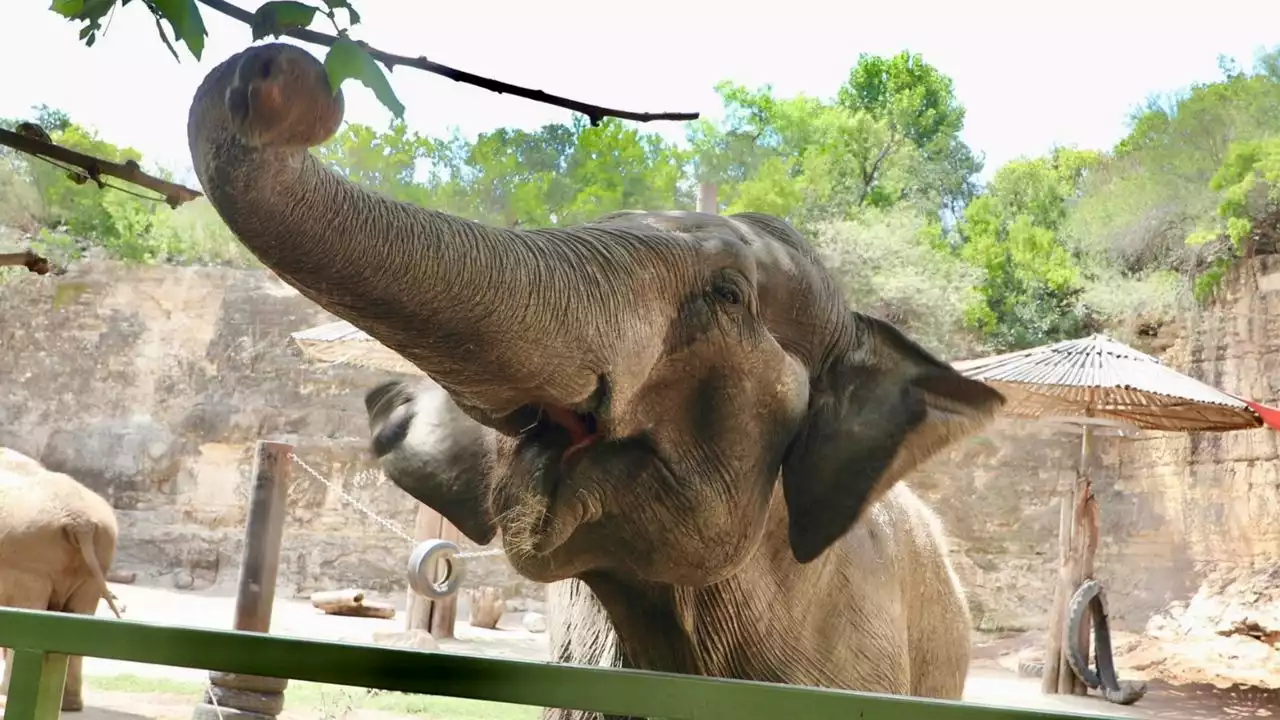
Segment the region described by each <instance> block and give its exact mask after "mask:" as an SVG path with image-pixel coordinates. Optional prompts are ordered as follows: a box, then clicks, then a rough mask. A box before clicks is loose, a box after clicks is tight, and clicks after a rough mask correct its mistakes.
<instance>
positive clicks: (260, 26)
mask: <svg viewBox="0 0 1280 720" xmlns="http://www.w3.org/2000/svg"><path fill="white" fill-rule="evenodd" d="M319 11H320V9H319V8H317V7H313V6H311V5H307V4H305V3H300V2H294V1H293V0H274V1H273V2H268V3H263V4H262V7H260V8H258V9H257V11H255V12H254V13H253V22H252V23H250V29H251V30H252V32H253V39H254V40H261V39H262V38H264V37H266V36H268V35H272V36H274V37H280V36H281V35H283V34H284V32H285V31H286V30H290V29H292V28H305V27H307V26H308V25H310V24H311V21H312V20H314V19H315V17H316V13H317V12H319Z"/></svg>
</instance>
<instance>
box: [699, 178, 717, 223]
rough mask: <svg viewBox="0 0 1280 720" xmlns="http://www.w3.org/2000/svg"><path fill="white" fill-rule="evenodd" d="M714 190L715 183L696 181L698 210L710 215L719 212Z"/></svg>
mask: <svg viewBox="0 0 1280 720" xmlns="http://www.w3.org/2000/svg"><path fill="white" fill-rule="evenodd" d="M716 190H717V188H716V184H715V183H713V182H705V181H704V182H700V183H698V204H697V210H698V212H702V213H710V214H712V215H718V214H719V213H720V202H719V199H718V196H717V192H716Z"/></svg>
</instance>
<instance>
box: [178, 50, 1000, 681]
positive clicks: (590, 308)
mask: <svg viewBox="0 0 1280 720" xmlns="http://www.w3.org/2000/svg"><path fill="white" fill-rule="evenodd" d="M342 111H343V104H342V95H341V94H340V93H339V94H336V95H335V94H333V93H331V92H330V90H329V88H328V85H327V81H326V78H325V74H324V70H323V68H322V66H321V65H320V63H319V62H318V61H316V60H315V59H314V58H313V57H312V56H311V55H309V54H307V53H306V52H305V51H303V50H300V49H298V48H295V47H292V46H288V45H280V44H267V45H261V46H258V47H255V48H251V49H249V50H246V51H245V52H243V53H241V54H239V55H237V56H235V57H233V58H231V59H229V60H228V61H226V62H224V63H222V64H221V65H219V66H217V67H216V68H214V69H213V70H212V71H211V72H210V73H209V75H208V76H207V77H206V79H205V81H204V83H203V84H202V85H201V86H200V88H199V90H198V91H197V93H196V96H195V98H194V100H193V102H192V107H191V114H190V119H189V124H188V137H189V141H190V146H191V152H192V156H193V160H194V164H195V169H196V173H197V175H198V176H199V178H200V181H201V184H202V185H203V187H204V189H205V192H206V193H207V195H208V197H209V200H210V201H211V202H212V204H213V206H214V207H215V208H216V209H217V211H218V213H219V214H220V215H221V216H222V218H223V219H224V220H225V221H226V223H227V224H228V226H230V228H231V229H232V230H233V231H234V232H235V234H236V235H237V236H238V237H239V238H240V240H241V241H242V242H243V243H244V244H245V245H246V246H247V247H248V248H249V249H250V250H251V251H252V252H253V253H254V254H255V255H257V257H258V258H259V259H261V260H262V261H263V262H264V263H265V264H266V265H267V266H268V267H270V268H271V269H273V270H274V271H275V272H276V273H277V274H279V275H280V277H281V278H282V279H284V280H285V281H286V282H288V283H289V284H291V285H292V286H294V287H296V288H297V289H298V290H299V291H300V292H302V293H303V294H304V295H305V296H307V297H309V298H311V299H312V300H314V301H315V302H317V303H319V304H320V305H321V306H323V307H325V308H326V309H328V310H330V311H331V312H333V313H334V314H336V315H338V316H339V317H342V318H344V319H346V320H348V321H350V322H352V323H354V324H355V325H357V326H358V327H360V328H362V329H364V330H365V331H366V332H368V333H369V334H370V335H372V336H373V337H375V338H377V339H378V340H379V341H381V342H382V343H384V344H385V345H387V346H388V347H390V348H391V349H393V350H395V351H397V352H399V353H400V354H401V355H403V356H404V357H405V358H407V359H409V360H410V361H411V362H413V363H414V364H415V365H417V366H418V367H419V368H420V369H422V370H423V371H424V372H425V373H427V375H428V376H430V377H431V378H432V379H434V380H435V381H436V382H437V383H439V385H440V386H441V387H442V388H443V389H444V390H445V391H447V393H448V399H449V400H448V401H449V402H450V403H452V404H453V405H454V406H455V407H456V409H457V411H458V412H459V414H458V416H457V419H458V420H459V428H460V429H459V430H458V432H457V434H456V435H450V434H449V433H448V432H443V433H441V432H440V431H442V430H444V429H446V428H445V427H444V426H443V425H438V424H437V425H436V426H435V430H434V431H425V430H424V431H423V432H421V433H419V432H417V428H416V426H415V423H416V422H417V421H418V418H420V417H422V416H420V415H419V414H417V413H416V412H415V400H417V399H419V398H427V399H425V400H423V402H424V403H428V404H429V403H432V402H436V403H439V401H440V400H441V399H443V398H444V395H439V394H437V395H435V396H432V395H430V394H429V393H428V394H425V395H422V396H419V395H417V394H416V392H415V388H414V387H413V386H410V385H389V386H382V387H380V388H378V389H375V390H374V391H372V392H371V393H370V396H369V397H368V398H367V403H368V404H369V406H370V415H371V427H372V433H373V436H374V447H375V450H376V452H377V453H378V455H379V456H380V457H381V458H382V462H383V465H384V467H385V468H386V470H387V473H388V475H389V476H390V477H391V479H392V480H393V481H394V482H395V483H396V484H397V485H399V486H400V487H401V488H403V489H405V490H406V491H407V492H409V493H410V494H411V495H413V496H414V497H416V498H418V499H419V500H421V501H422V502H425V503H427V504H428V505H430V506H432V507H434V508H436V509H437V510H439V511H440V512H441V513H442V514H443V515H444V516H445V517H447V518H448V519H449V520H450V521H451V522H452V523H453V524H454V525H456V526H457V527H458V528H459V529H460V530H461V531H462V532H463V533H465V534H466V535H467V536H468V537H469V538H471V539H472V540H474V541H477V542H481V543H484V542H488V541H489V540H491V539H492V538H493V537H495V535H496V533H497V532H499V531H500V532H501V534H502V540H503V545H504V547H505V549H506V551H507V553H508V557H509V558H510V560H511V562H512V564H513V565H514V567H515V568H516V570H517V571H518V572H520V573H521V574H523V575H524V576H526V577H528V578H531V579H533V580H537V581H543V582H557V581H561V580H566V579H570V578H572V579H573V580H572V581H571V582H570V583H566V584H562V585H561V586H559V587H557V588H556V591H555V595H556V596H557V600H563V599H564V598H563V597H561V596H562V594H564V593H572V594H573V595H574V597H573V598H572V601H571V602H570V603H569V605H568V606H567V608H566V607H561V608H559V609H558V610H557V612H555V613H553V618H556V619H557V622H558V623H559V627H558V628H557V629H556V631H555V633H556V637H557V639H558V642H557V644H558V645H559V646H560V648H559V649H560V651H562V653H563V655H562V657H566V658H567V659H571V660H577V661H584V662H591V661H592V658H591V657H590V656H591V655H592V654H593V653H595V654H600V653H604V654H605V655H607V654H609V653H610V652H611V651H610V650H609V649H608V647H609V642H611V641H609V640H602V641H597V640H595V639H590V638H584V637H580V636H581V635H582V633H584V632H587V633H590V632H597V633H599V632H600V631H599V630H578V629H573V628H567V624H568V623H570V622H573V623H577V627H583V628H587V627H588V626H590V627H591V628H598V627H599V626H600V625H601V624H602V622H601V621H600V616H598V615H597V616H596V617H592V616H591V614H592V613H593V612H597V613H598V612H599V611H598V608H602V609H603V611H604V614H605V615H607V618H608V621H609V622H608V624H609V625H611V627H612V631H613V633H614V634H615V635H616V644H617V647H618V649H619V654H618V655H617V656H615V657H603V656H602V657H600V658H599V659H598V662H599V663H601V664H612V663H618V662H621V663H622V664H625V665H627V666H631V667H639V668H649V669H657V670H667V671H675V672H684V673H695V674H704V675H713V676H724V677H738V678H751V679H757V680H766V681H776V682H786V683H795V684H809V685H821V686H828V687H840V688H852V689H859V690H868V691H880V692H890V693H911V694H914V695H923V696H932V697H946V698H957V697H959V696H960V692H961V688H962V687H963V683H964V678H965V673H966V667H967V659H968V628H969V619H968V615H967V612H966V610H965V605H964V599H963V595H962V593H961V590H960V588H959V586H958V584H957V582H956V580H955V577H954V574H953V573H952V571H951V568H950V566H949V564H948V562H947V559H946V548H945V545H944V543H943V539H942V534H941V532H940V529H939V527H938V523H937V520H936V519H935V518H934V517H933V515H932V514H931V513H930V512H929V511H928V510H927V509H926V508H925V507H924V505H923V504H922V503H920V501H919V500H918V499H916V497H915V496H914V495H913V494H912V493H911V492H910V491H909V490H908V489H907V488H906V487H904V486H902V485H896V483H897V481H898V480H900V479H901V478H902V477H903V476H904V475H905V474H906V473H908V472H910V471H911V470H912V469H913V468H915V467H916V466H917V465H918V464H919V463H920V462H922V461H923V460H925V459H927V458H928V457H930V456H931V455H933V454H934V453H936V452H937V451H938V450H940V449H941V448H943V447H945V446H946V445H947V444H948V443H950V442H952V441H954V440H955V439H957V438H960V437H962V436H964V435H966V434H968V433H970V432H973V431H974V430H975V429H977V428H979V427H981V426H982V425H983V424H984V423H986V422H987V421H988V420H989V419H990V418H991V416H992V415H993V413H994V412H995V411H996V410H997V408H998V406H999V405H1000V403H1001V402H1003V399H1002V398H1001V397H1000V395H999V394H998V393H996V392H995V391H994V390H992V389H990V388H989V387H987V386H985V385H983V384H980V383H976V382H972V381H970V380H967V379H965V378H963V377H962V376H961V375H959V374H958V373H956V372H955V371H954V370H953V369H952V368H951V367H950V366H948V365H946V364H944V363H942V362H940V361H939V360H937V359H936V358H934V357H933V356H932V355H930V354H929V353H928V352H927V351H925V350H923V349H922V348H920V347H919V346H918V345H916V344H915V343H913V342H912V341H911V340H909V339H908V338H906V337H905V336H904V335H903V334H902V333H900V332H899V331H898V330H896V329H895V328H894V327H892V326H891V325H889V324H887V323H884V322H882V321H879V320H876V319H874V318H871V317H868V316H864V315H861V314H858V313H856V312H853V311H851V310H850V309H849V308H848V307H847V306H846V304H845V301H844V300H843V296H842V294H841V292H840V291H839V288H838V287H837V286H836V284H835V283H834V281H833V280H832V278H831V276H830V275H829V274H828V272H827V271H826V270H825V269H824V268H823V267H822V265H821V264H820V263H819V261H818V260H817V258H816V257H815V256H814V254H813V252H812V251H811V249H810V248H809V246H808V244H807V243H806V242H805V240H804V239H803V238H802V237H801V236H800V235H799V234H798V233H796V231H795V230H793V229H792V228H791V227H790V226H789V225H787V224H785V223H783V222H782V221H780V220H777V219H775V218H772V217H769V216H765V215H758V214H739V215H734V216H731V217H717V216H711V215H702V214H697V213H618V214H614V215H611V216H608V217H605V218H602V219H601V220H599V221H597V222H594V223H590V224H586V225H581V226H576V227H572V228H564V229H553V230H531V231H526V230H513V229H499V228H490V227H486V226H483V225H479V224H476V223H472V222H469V221H466V220H463V219H460V218H456V217H451V216H449V215H445V214H441V213H437V212H432V211H430V210H425V209H422V208H419V207H415V206H410V205H406V204H402V203H397V202H394V201H392V200H390V199H387V198H385V197H382V196H379V195H376V194H373V193H371V192H368V191H365V190H363V189H361V188H359V187H357V186H355V185H352V184H350V183H348V182H346V181H345V180H343V179H341V178H340V177H338V176H337V175H335V174H333V173H330V172H328V171H327V170H325V169H324V168H323V167H322V166H321V164H320V163H319V162H318V161H317V160H316V159H315V158H314V157H313V156H312V155H311V154H309V153H308V152H307V148H308V147H310V146H314V145H317V144H319V143H321V142H323V141H325V140H326V139H327V138H328V137H330V136H331V135H332V133H333V132H334V131H335V130H336V128H337V127H338V125H339V123H340V121H341V118H342ZM432 397H434V398H435V400H432V399H431V398H432ZM463 414H465V417H468V418H470V419H471V420H474V421H475V422H476V423H479V424H480V425H482V426H484V427H483V429H481V428H477V427H475V426H474V424H471V423H466V422H463V421H462V418H463ZM431 437H436V438H437V440H439V438H440V437H443V438H445V439H444V440H439V441H440V442H442V443H443V445H442V446H441V445H439V444H436V443H433V442H432V441H430V438H431ZM419 438H426V439H425V440H423V439H419ZM468 438H470V439H468ZM584 439H585V440H587V442H585V443H579V442H578V441H581V440H584ZM570 446H576V449H575V451H574V452H571V453H567V452H566V450H567V449H569V448H570ZM441 447H443V448H444V451H443V453H444V454H443V455H442V451H441ZM449 453H454V454H455V456H457V457H464V456H465V457H469V458H470V460H469V461H468V462H473V463H474V468H476V474H468V473H465V472H462V473H458V472H444V473H440V472H437V471H436V470H438V469H439V468H440V467H442V463H441V460H440V458H441V457H443V456H446V455H448V454H449ZM444 464H446V465H447V463H444ZM476 477H479V478H480V479H479V480H477V479H476ZM584 586H585V587H586V588H589V589H590V593H589V594H588V593H585V592H582V589H583V587H584ZM597 603H598V604H597ZM565 613H568V615H567V616H566V614H565ZM584 623H585V624H584ZM566 629H567V630H568V632H569V635H566V634H565V632H566ZM602 648H603V649H602Z"/></svg>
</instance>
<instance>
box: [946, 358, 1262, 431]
mask: <svg viewBox="0 0 1280 720" xmlns="http://www.w3.org/2000/svg"><path fill="white" fill-rule="evenodd" d="M952 367H954V368H955V369H956V370H958V371H960V372H961V373H963V374H964V375H965V376H967V377H969V378H972V379H974V380H981V381H982V382H985V383H987V384H988V385H991V386H992V387H994V388H996V389H997V390H999V391H1000V392H1002V393H1004V395H1005V398H1006V400H1007V402H1006V404H1005V407H1004V410H1003V411H1004V413H1005V414H1007V415H1012V416H1015V417H1024V418H1033V419H1044V418H1053V419H1056V420H1061V419H1064V418H1080V419H1082V420H1084V419H1087V418H1097V419H1101V420H1111V421H1118V422H1120V423H1125V424H1129V425H1133V426H1136V427H1139V428H1142V429H1145V430H1168V431H1180V432H1192V431H1226V430H1244V429H1248V428H1256V427H1261V426H1262V419H1261V418H1260V417H1259V416H1258V414H1257V413H1256V412H1254V410H1253V409H1252V408H1251V407H1250V406H1249V404H1248V403H1246V402H1245V401H1243V400H1241V399H1239V398H1237V397H1234V396H1232V395H1228V394H1227V393H1224V392H1222V391H1221V390H1218V389H1216V388H1213V387H1210V386H1208V385H1206V384H1204V383H1202V382H1200V381H1199V380H1196V379H1195V378H1192V377H1189V376H1187V375H1183V374H1182V373H1180V372H1177V371H1176V370H1173V369H1171V368H1169V367H1167V366H1166V365H1165V364H1164V363H1162V362H1160V361H1159V360H1157V359H1156V358H1154V357H1151V356H1150V355H1145V354H1143V353H1140V352H1138V351H1137V350H1134V349H1133V348H1131V347H1129V346H1128V345H1125V344H1123V343H1120V342H1117V341H1115V340H1112V339H1111V338H1109V337H1107V336H1105V335H1090V336H1089V337H1085V338H1080V339H1079V340H1066V341H1063V342H1059V343H1053V344H1051V345H1042V346H1040V347H1035V348H1031V349H1030V350H1020V351H1018V352H1012V353H1006V354H1004V355H994V356H992V357H986V358H979V359H976V360H963V361H960V362H956V363H952Z"/></svg>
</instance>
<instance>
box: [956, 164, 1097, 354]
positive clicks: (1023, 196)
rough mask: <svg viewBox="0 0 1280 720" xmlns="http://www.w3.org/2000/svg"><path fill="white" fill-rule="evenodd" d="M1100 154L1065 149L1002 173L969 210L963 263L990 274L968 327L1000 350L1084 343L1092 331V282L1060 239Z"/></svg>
mask: <svg viewBox="0 0 1280 720" xmlns="http://www.w3.org/2000/svg"><path fill="white" fill-rule="evenodd" d="M1100 159H1101V158H1100V156H1099V155H1098V154H1097V153H1091V152H1085V151H1079V150H1075V149H1071V148H1057V149H1055V150H1054V151H1053V153H1051V154H1050V155H1049V156H1048V157H1042V158H1031V159H1019V160H1015V161H1013V162H1010V163H1009V164H1007V165H1005V166H1004V167H1002V168H1000V170H999V171H997V172H996V174H995V177H993V178H992V181H991V184H990V186H989V187H988V188H987V192H986V193H985V194H984V195H982V196H981V197H979V198H977V199H975V200H974V201H973V202H971V203H970V204H969V206H968V207H967V208H966V209H965V213H964V218H963V221H962V223H961V226H960V234H961V236H962V237H963V239H964V244H963V245H962V246H961V248H960V256H961V257H962V258H963V259H965V260H966V261H967V262H969V263H971V264H973V265H974V266H976V267H978V268H981V269H982V270H983V271H984V272H985V279H984V281H983V284H982V285H981V287H980V288H979V297H980V301H979V302H975V303H973V304H971V305H970V308H969V313H968V322H969V324H970V326H971V327H975V328H977V329H980V330H981V331H982V332H983V333H984V335H985V336H986V337H987V338H988V340H989V341H990V342H991V344H992V345H993V346H994V347H996V348H998V349H1002V350H1004V349H1016V348H1023V347H1030V346H1033V345H1038V344H1042V343H1046V342H1053V341H1057V340H1062V339H1067V338H1071V337H1076V336H1078V335H1080V334H1081V333H1082V332H1084V331H1085V330H1086V329H1088V328H1089V327H1090V326H1091V319H1090V317H1089V312H1088V309H1087V308H1086V307H1085V306H1084V304H1083V303H1082V295H1083V292H1084V279H1085V278H1084V276H1083V273H1082V269H1081V267H1080V266H1079V264H1078V262H1077V260H1076V258H1075V257H1073V256H1072V254H1071V252H1070V251H1069V250H1068V248H1067V247H1066V246H1065V245H1064V244H1063V243H1062V242H1061V240H1060V238H1059V234H1058V231H1059V229H1060V227H1061V226H1062V223H1063V221H1064V220H1065V218H1066V214H1067V212H1068V209H1069V208H1070V207H1071V203H1072V202H1073V201H1074V200H1075V199H1077V198H1078V197H1079V195H1080V192H1081V190H1080V188H1081V183H1082V182H1083V181H1084V179H1085V178H1086V177H1088V175H1089V172H1090V170H1091V169H1092V168H1094V167H1096V166H1097V165H1098V163H1099V162H1100Z"/></svg>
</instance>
